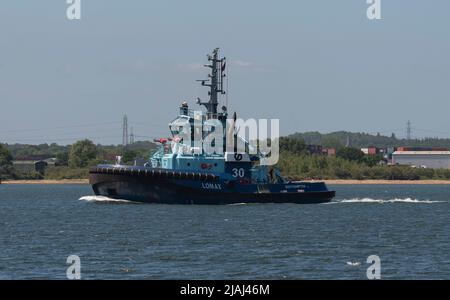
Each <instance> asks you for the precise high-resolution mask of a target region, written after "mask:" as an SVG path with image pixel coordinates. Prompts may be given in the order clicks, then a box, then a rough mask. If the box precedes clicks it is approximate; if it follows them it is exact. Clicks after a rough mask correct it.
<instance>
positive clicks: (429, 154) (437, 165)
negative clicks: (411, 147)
mask: <svg viewBox="0 0 450 300" xmlns="http://www.w3.org/2000/svg"><path fill="white" fill-rule="evenodd" d="M392 164H394V165H409V166H413V167H417V168H430V169H450V151H395V152H394V153H392Z"/></svg>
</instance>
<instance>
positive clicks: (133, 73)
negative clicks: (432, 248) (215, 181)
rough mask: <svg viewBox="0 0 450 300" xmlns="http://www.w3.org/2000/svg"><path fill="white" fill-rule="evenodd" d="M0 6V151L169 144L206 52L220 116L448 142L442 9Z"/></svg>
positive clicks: (446, 27) (323, 0)
mask: <svg viewBox="0 0 450 300" xmlns="http://www.w3.org/2000/svg"><path fill="white" fill-rule="evenodd" d="M81 2H82V10H81V11H82V18H81V20H77V21H69V20H67V18H66V7H67V4H66V1H56V0H53V1H46V2H45V3H41V2H39V3H38V2H37V1H31V0H28V1H12V0H9V1H3V2H2V3H1V4H0V35H1V36H2V37H3V38H2V39H0V49H1V52H0V53H1V54H2V55H1V56H0V105H1V109H0V143H10V144H11V143H27V144H40V143H52V142H56V143H58V144H70V143H72V142H74V141H75V140H77V139H82V138H90V139H92V140H93V141H94V142H95V143H101V144H105V145H107V144H120V143H121V141H122V128H121V126H122V117H123V115H124V114H127V115H128V119H129V127H134V133H135V135H136V140H144V139H150V138H152V137H159V136H167V135H168V134H169V132H168V128H167V124H168V123H169V122H170V121H171V120H172V119H174V118H175V117H176V114H177V113H178V106H179V104H180V103H181V102H182V101H184V100H186V101H188V102H189V103H190V105H191V107H196V105H195V99H196V98H197V97H201V98H202V99H206V97H207V96H206V90H205V89H204V88H202V87H200V85H199V84H198V82H195V80H197V79H204V78H206V75H207V72H208V70H207V69H204V68H201V67H200V66H201V65H202V64H204V63H206V60H205V59H206V54H207V53H209V52H210V51H211V50H212V49H213V48H215V47H221V49H222V50H221V53H222V54H223V55H224V56H226V57H227V58H228V62H229V64H228V67H227V68H228V71H229V110H230V111H235V110H236V111H237V112H238V115H239V116H240V117H242V118H244V119H245V118H279V119H280V127H281V134H282V135H288V134H291V133H295V132H306V131H319V132H334V131H341V130H342V131H351V132H367V133H371V134H376V133H378V132H379V133H380V134H382V135H386V136H389V135H390V134H391V133H392V132H393V133H395V134H396V135H397V137H399V138H402V137H405V135H406V122H407V121H408V120H411V122H412V127H413V134H412V135H413V137H418V138H423V137H427V136H428V137H445V138H449V137H450V118H449V117H448V116H447V111H449V109H450V101H449V99H450V97H449V96H450V91H449V89H448V85H449V82H450V81H449V79H450V62H449V54H448V53H450V39H449V36H450V20H449V18H448V11H449V9H450V3H449V2H448V1H447V2H446V1H443V0H440V1H439V0H438V1H433V2H427V1H419V0H416V1H408V3H407V4H405V3H404V2H400V1H385V0H382V18H383V19H382V20H377V21H370V20H368V19H367V17H366V9H367V7H368V5H367V4H366V1H365V0H351V1H345V2H338V1H332V0H319V1H318V0H315V1H312V0H310V1H284V2H283V3H277V2H274V1H254V0H252V1H245V2H243V1H237V0H233V1H227V2H226V3H222V4H221V5H219V4H218V5H216V6H214V5H211V2H210V1H206V0H199V1H190V2H187V1H170V2H169V1H164V2H163V1H159V2H156V1H155V2H153V1H152V2H150V1H143V0H142V1H133V3H129V2H121V3H118V2H111V1H106V0H97V1H95V2H94V1H85V0H82V1H81Z"/></svg>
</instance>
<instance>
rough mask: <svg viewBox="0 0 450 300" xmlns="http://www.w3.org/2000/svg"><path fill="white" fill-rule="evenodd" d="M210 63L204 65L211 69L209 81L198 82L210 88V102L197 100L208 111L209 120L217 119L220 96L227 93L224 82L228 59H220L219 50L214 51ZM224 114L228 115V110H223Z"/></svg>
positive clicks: (209, 59)
mask: <svg viewBox="0 0 450 300" xmlns="http://www.w3.org/2000/svg"><path fill="white" fill-rule="evenodd" d="M208 61H210V64H208V65H204V66H205V67H207V68H211V74H209V75H208V79H205V80H197V81H200V82H201V84H202V86H208V87H209V88H210V90H209V92H208V95H209V101H208V102H202V101H201V100H200V98H197V104H199V105H204V106H205V107H206V109H207V116H208V119H217V118H218V116H219V115H218V113H217V106H218V105H219V102H218V98H219V97H218V96H219V94H221V95H224V94H225V93H226V92H225V90H224V88H223V82H224V78H225V77H226V75H225V68H226V58H225V57H223V58H219V48H216V49H214V51H213V52H212V54H209V55H208ZM223 111H224V112H223V114H226V108H225V107H224V108H223Z"/></svg>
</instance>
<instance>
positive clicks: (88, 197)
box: [78, 196, 135, 203]
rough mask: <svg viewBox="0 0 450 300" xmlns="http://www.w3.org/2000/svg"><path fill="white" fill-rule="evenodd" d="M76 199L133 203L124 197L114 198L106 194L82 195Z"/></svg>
mask: <svg viewBox="0 0 450 300" xmlns="http://www.w3.org/2000/svg"><path fill="white" fill-rule="evenodd" d="M78 200H81V201H86V202H98V203H135V202H133V201H129V200H125V199H114V198H109V197H106V196H83V197H81V198H80V199H78Z"/></svg>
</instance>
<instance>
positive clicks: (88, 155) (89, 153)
mask: <svg viewBox="0 0 450 300" xmlns="http://www.w3.org/2000/svg"><path fill="white" fill-rule="evenodd" d="M96 158H97V146H95V145H94V143H93V142H92V141H90V140H87V139H86V140H82V141H78V142H76V143H75V144H73V145H72V147H70V153H69V167H71V168H85V167H87V166H89V165H90V164H91V163H92V162H93V161H95V159H96Z"/></svg>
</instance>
